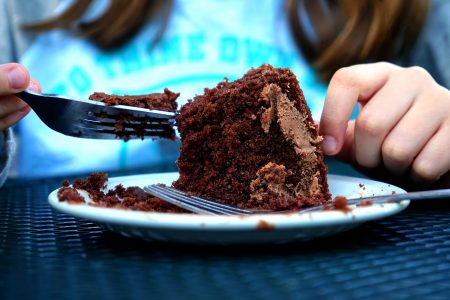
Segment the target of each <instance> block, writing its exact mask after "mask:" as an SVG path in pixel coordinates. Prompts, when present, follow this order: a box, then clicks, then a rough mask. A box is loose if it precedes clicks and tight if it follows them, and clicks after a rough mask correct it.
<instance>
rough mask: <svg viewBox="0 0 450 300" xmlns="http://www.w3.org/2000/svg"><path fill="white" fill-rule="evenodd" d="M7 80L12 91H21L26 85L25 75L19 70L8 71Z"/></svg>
mask: <svg viewBox="0 0 450 300" xmlns="http://www.w3.org/2000/svg"><path fill="white" fill-rule="evenodd" d="M8 80H9V86H10V87H11V88H12V89H21V88H23V87H24V86H25V85H26V84H27V74H25V72H24V71H22V70H21V69H20V68H14V69H11V70H9V72H8Z"/></svg>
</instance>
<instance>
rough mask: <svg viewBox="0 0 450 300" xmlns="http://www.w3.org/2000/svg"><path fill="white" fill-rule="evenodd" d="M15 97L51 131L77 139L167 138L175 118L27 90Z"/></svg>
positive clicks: (168, 114) (163, 113)
mask: <svg viewBox="0 0 450 300" xmlns="http://www.w3.org/2000/svg"><path fill="white" fill-rule="evenodd" d="M16 96H17V97H19V98H20V99H22V100H23V101H25V102H26V103H28V105H30V107H31V108H32V109H33V110H34V111H35V112H36V114H37V115H38V116H39V118H40V119H41V120H42V122H44V123H45V124H46V125H47V126H48V127H50V128H51V129H53V130H55V131H58V132H60V133H62V134H65V135H69V136H74V137H80V138H91V139H115V138H117V137H118V136H125V137H128V138H143V137H144V136H146V137H151V138H161V137H168V135H170V133H173V130H174V129H173V125H174V124H175V117H176V114H177V113H176V112H167V111H161V110H149V109H145V108H138V107H132V106H126V105H115V106H108V105H106V104H104V103H102V102H99V101H93V100H88V99H73V98H68V97H66V96H60V95H54V94H40V93H36V92H33V91H29V90H26V91H23V92H20V93H17V94H16ZM118 120H122V122H124V124H123V125H124V128H125V129H124V130H123V131H120V130H118V129H117V128H116V127H115V126H116V124H117V121H118ZM137 130H139V134H137Z"/></svg>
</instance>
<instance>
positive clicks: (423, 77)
mask: <svg viewBox="0 0 450 300" xmlns="http://www.w3.org/2000/svg"><path fill="white" fill-rule="evenodd" d="M402 72H403V73H404V74H405V75H406V77H407V79H410V80H413V81H416V82H422V83H424V82H425V83H427V84H428V83H429V82H430V81H432V82H434V80H433V77H431V75H430V73H428V71H427V70H425V69H424V68H422V67H419V66H412V67H408V68H404V69H403V70H402Z"/></svg>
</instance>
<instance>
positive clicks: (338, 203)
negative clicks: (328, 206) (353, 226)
mask: <svg viewBox="0 0 450 300" xmlns="http://www.w3.org/2000/svg"><path fill="white" fill-rule="evenodd" d="M333 209H334V210H340V211H343V212H345V213H348V212H350V211H351V209H350V207H348V201H347V198H346V197H344V196H336V197H335V198H334V201H333Z"/></svg>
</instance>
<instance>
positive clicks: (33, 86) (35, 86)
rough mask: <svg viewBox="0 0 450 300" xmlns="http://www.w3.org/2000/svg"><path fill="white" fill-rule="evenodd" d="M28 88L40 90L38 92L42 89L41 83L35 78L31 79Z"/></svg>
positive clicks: (35, 90)
mask: <svg viewBox="0 0 450 300" xmlns="http://www.w3.org/2000/svg"><path fill="white" fill-rule="evenodd" d="M28 89H30V90H32V91H34V92H38V93H39V92H40V91H41V88H40V86H39V84H38V83H37V82H36V81H34V80H33V79H31V80H30V84H29V85H28Z"/></svg>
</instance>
